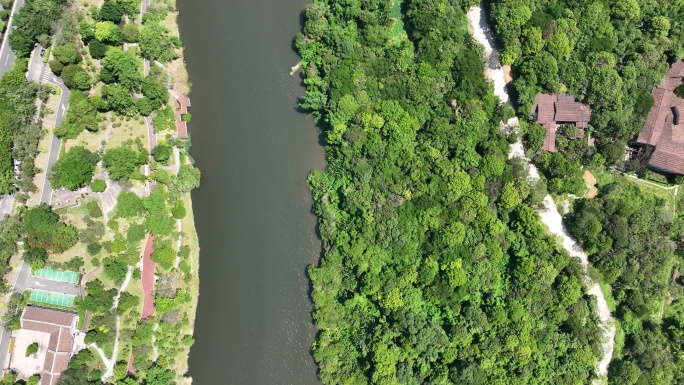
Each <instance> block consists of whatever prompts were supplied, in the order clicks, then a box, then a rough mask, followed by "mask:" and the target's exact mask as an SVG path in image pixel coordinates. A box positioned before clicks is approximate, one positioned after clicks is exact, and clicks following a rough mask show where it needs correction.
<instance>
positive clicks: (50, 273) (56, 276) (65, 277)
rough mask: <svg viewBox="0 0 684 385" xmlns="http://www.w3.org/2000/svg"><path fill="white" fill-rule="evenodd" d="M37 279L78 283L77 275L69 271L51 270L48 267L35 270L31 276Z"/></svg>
mask: <svg viewBox="0 0 684 385" xmlns="http://www.w3.org/2000/svg"><path fill="white" fill-rule="evenodd" d="M33 275H35V276H36V277H38V278H44V279H49V280H51V281H58V282H69V283H73V284H77V283H78V273H77V272H75V271H69V270H53V269H51V268H49V267H46V268H43V269H40V270H36V271H35V273H34V274H33Z"/></svg>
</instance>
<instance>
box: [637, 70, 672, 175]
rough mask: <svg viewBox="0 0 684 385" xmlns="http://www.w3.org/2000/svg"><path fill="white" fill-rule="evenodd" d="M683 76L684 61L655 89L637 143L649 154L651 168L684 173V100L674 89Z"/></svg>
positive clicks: (669, 72) (668, 73) (670, 71)
mask: <svg viewBox="0 0 684 385" xmlns="http://www.w3.org/2000/svg"><path fill="white" fill-rule="evenodd" d="M683 78H684V61H679V62H677V63H675V64H674V65H673V66H672V68H670V70H669V71H668V72H667V74H666V75H665V78H664V79H663V81H662V82H661V83H660V85H659V86H658V87H656V88H654V89H653V91H651V95H653V99H654V104H653V107H651V111H650V112H649V113H648V117H647V118H646V125H645V126H644V130H643V131H641V133H640V134H639V137H638V138H637V140H636V142H635V144H636V145H638V146H643V148H644V150H645V155H646V156H647V157H649V160H648V167H650V168H652V169H654V170H657V171H660V172H664V173H668V174H680V175H684V116H682V113H684V99H682V98H680V97H678V96H677V95H676V94H675V92H674V90H675V88H677V87H678V86H680V85H681V84H682V79H683Z"/></svg>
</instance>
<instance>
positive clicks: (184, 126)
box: [176, 94, 192, 139]
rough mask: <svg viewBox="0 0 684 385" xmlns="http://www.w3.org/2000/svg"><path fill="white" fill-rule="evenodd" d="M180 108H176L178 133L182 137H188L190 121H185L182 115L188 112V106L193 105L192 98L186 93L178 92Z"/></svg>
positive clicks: (177, 100)
mask: <svg viewBox="0 0 684 385" xmlns="http://www.w3.org/2000/svg"><path fill="white" fill-rule="evenodd" d="M176 102H177V103H178V109H177V110H176V134H177V135H178V137H179V138H180V139H187V138H188V123H187V122H184V121H183V119H182V116H183V115H185V114H187V113H188V107H191V106H192V105H191V104H190V98H189V97H188V96H187V95H185V94H178V98H177V99H176Z"/></svg>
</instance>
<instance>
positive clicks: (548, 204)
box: [468, 7, 616, 378]
mask: <svg viewBox="0 0 684 385" xmlns="http://www.w3.org/2000/svg"><path fill="white" fill-rule="evenodd" d="M468 21H469V25H470V30H471V32H472V35H473V37H474V38H475V40H476V41H477V42H478V43H480V44H482V45H483V46H484V47H485V62H486V67H485V74H486V75H487V76H488V77H489V79H490V80H491V81H492V82H493V84H494V93H495V95H496V96H498V97H499V98H500V99H501V101H502V103H509V104H510V101H509V98H508V93H507V92H506V88H505V86H506V82H505V80H504V79H505V77H504V71H503V69H502V66H501V63H500V62H499V59H498V55H497V54H496V51H495V48H494V40H493V38H492V35H491V33H490V32H489V30H490V29H489V26H488V23H487V15H486V13H485V12H484V11H483V10H482V8H481V7H472V8H470V9H469V11H468ZM517 125H518V118H512V119H510V120H509V121H508V122H507V123H506V125H505V127H504V128H506V129H510V130H513V131H515V130H516V127H517ZM509 158H522V159H525V161H526V162H527V164H528V165H529V175H530V179H531V180H533V181H537V180H539V173H538V171H537V169H536V167H535V166H534V164H532V163H531V162H530V160H529V159H527V158H525V153H524V148H523V145H522V140H521V139H520V138H518V141H517V142H516V143H513V144H511V147H510V153H509ZM543 203H544V208H543V209H539V210H537V212H538V213H539V215H540V217H541V220H542V222H543V223H544V224H545V225H546V226H547V227H548V229H549V232H550V233H551V234H553V235H555V236H558V237H559V238H560V239H561V240H562V246H563V248H564V249H565V250H567V252H568V253H569V254H570V255H571V256H573V257H576V258H578V259H580V261H581V262H582V266H583V267H584V274H585V275H584V281H585V284H586V286H587V287H588V289H589V294H590V295H593V296H595V297H596V299H597V305H598V309H597V310H598V312H597V313H598V314H597V315H598V317H599V319H600V321H601V324H602V325H601V326H602V329H603V332H604V338H605V341H602V343H601V345H602V349H603V357H602V358H601V359H600V360H599V362H598V363H597V365H596V375H597V376H598V377H599V378H602V377H604V376H606V375H607V374H608V365H609V364H610V361H611V359H612V356H613V349H614V341H615V333H616V328H615V321H614V320H613V318H612V316H611V314H610V310H609V309H608V304H607V302H606V299H605V297H604V294H603V292H602V291H601V288H600V286H599V284H598V283H597V282H594V281H593V280H592V279H591V278H590V277H589V276H588V275H587V268H588V265H589V262H588V258H587V255H586V253H585V252H584V251H583V250H582V248H581V247H580V245H579V244H577V242H576V241H575V240H574V239H572V238H571V237H570V235H569V234H568V232H567V230H566V229H565V226H564V225H563V220H562V217H561V215H560V213H559V212H558V208H557V207H556V204H555V203H554V201H553V199H552V198H551V196H550V195H547V196H546V197H545V198H544V202H543Z"/></svg>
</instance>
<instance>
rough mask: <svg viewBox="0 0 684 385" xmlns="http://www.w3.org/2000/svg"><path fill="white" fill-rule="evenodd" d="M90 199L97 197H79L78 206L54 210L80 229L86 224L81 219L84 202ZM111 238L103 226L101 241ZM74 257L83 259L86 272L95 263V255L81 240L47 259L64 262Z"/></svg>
mask: <svg viewBox="0 0 684 385" xmlns="http://www.w3.org/2000/svg"><path fill="white" fill-rule="evenodd" d="M92 199H97V198H84V199H81V204H80V205H78V206H72V207H65V208H61V209H58V210H55V212H56V213H57V214H59V215H60V217H61V218H62V219H63V220H64V222H66V223H68V224H71V225H74V226H76V228H78V229H79V230H82V229H84V228H85V227H86V224H85V222H84V221H83V216H85V215H87V209H86V207H85V203H86V202H88V201H89V200H92ZM93 220H99V221H102V218H93ZM113 239H114V237H113V236H112V235H111V233H110V232H109V231H108V230H107V227H106V226H105V234H104V236H103V237H102V239H101V241H102V242H106V241H111V240H113ZM74 257H79V258H81V259H83V262H84V266H83V267H82V269H84V270H85V271H86V272H87V271H90V270H92V269H93V268H95V267H96V266H95V265H93V262H92V260H93V258H95V257H92V256H91V255H90V254H88V251H87V245H86V244H85V243H82V242H81V241H78V242H77V243H76V245H75V246H74V247H72V248H70V249H69V250H67V251H65V252H63V253H61V254H51V255H50V258H49V261H50V262H56V263H65V262H67V261H69V260H70V259H72V258H74Z"/></svg>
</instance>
